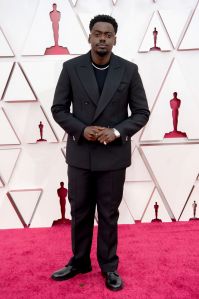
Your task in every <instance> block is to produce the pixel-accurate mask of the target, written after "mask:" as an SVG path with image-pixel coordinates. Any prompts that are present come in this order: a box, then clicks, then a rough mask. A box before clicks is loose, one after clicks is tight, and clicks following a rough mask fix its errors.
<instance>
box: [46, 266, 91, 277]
mask: <svg viewBox="0 0 199 299" xmlns="http://www.w3.org/2000/svg"><path fill="white" fill-rule="evenodd" d="M90 271H92V267H91V266H88V267H84V268H76V267H74V266H72V265H67V266H65V267H64V268H62V269H60V270H58V271H56V272H54V273H53V274H52V275H51V278H52V279H54V280H67V279H70V278H72V277H74V276H75V275H77V274H79V273H87V272H90Z"/></svg>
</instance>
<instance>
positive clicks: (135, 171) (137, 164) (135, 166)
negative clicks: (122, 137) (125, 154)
mask: <svg viewBox="0 0 199 299" xmlns="http://www.w3.org/2000/svg"><path fill="white" fill-rule="evenodd" d="M131 160H132V163H131V166H130V167H127V169H126V181H130V182H131V181H134V182H135V181H151V177H150V175H149V173H148V170H147V168H146V166H145V164H144V162H143V160H142V158H141V156H140V154H139V151H138V149H137V148H135V150H134V152H133V154H132V157H131Z"/></svg>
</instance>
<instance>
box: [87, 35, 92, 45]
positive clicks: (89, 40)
mask: <svg viewBox="0 0 199 299" xmlns="http://www.w3.org/2000/svg"><path fill="white" fill-rule="evenodd" d="M88 42H89V44H90V43H91V35H90V34H89V36H88Z"/></svg>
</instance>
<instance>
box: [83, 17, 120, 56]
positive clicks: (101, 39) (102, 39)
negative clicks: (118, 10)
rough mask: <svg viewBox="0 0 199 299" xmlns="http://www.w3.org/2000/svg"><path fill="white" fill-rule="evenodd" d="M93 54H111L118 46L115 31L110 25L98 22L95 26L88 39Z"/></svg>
mask: <svg viewBox="0 0 199 299" xmlns="http://www.w3.org/2000/svg"><path fill="white" fill-rule="evenodd" d="M88 41H89V43H90V44H91V49H92V51H93V52H95V53H96V54H98V55H99V56H105V55H107V54H109V53H110V52H111V50H112V48H113V46H114V45H115V44H116V36H115V31H114V28H113V26H112V24H110V23H106V22H97V23H95V25H94V26H93V28H92V30H91V33H90V35H89V39H88Z"/></svg>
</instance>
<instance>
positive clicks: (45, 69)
mask: <svg viewBox="0 0 199 299" xmlns="http://www.w3.org/2000/svg"><path fill="white" fill-rule="evenodd" d="M71 57H74V56H71V55H68V56H67V59H66V57H64V58H62V59H61V57H60V59H59V60H56V61H55V60H54V61H53V60H51V61H49V60H48V61H34V62H30V61H28V62H23V63H22V66H23V69H24V70H25V72H26V74H27V76H28V78H29V79H30V81H31V84H32V86H33V88H34V90H35V92H36V94H37V96H38V98H39V100H40V102H41V104H42V106H43V107H44V110H45V113H46V115H47V117H48V119H49V121H50V123H51V125H52V126H53V128H54V130H55V132H56V135H57V136H58V138H59V140H60V141H62V139H63V136H64V130H63V129H62V128H61V127H60V126H59V125H58V124H57V123H56V122H55V120H54V119H53V117H52V113H51V106H52V103H53V97H54V93H55V86H56V84H57V81H58V78H59V75H60V73H61V70H62V66H63V62H64V61H66V60H69V59H71ZM43 78H48V80H43Z"/></svg>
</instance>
